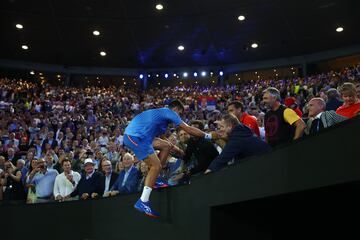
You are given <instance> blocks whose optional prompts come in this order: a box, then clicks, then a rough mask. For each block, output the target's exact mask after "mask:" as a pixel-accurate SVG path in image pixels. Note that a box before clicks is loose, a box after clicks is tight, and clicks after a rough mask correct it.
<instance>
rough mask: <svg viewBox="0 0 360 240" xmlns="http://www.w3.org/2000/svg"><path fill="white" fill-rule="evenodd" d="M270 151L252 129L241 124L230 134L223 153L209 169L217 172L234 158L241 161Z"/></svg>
mask: <svg viewBox="0 0 360 240" xmlns="http://www.w3.org/2000/svg"><path fill="white" fill-rule="evenodd" d="M270 149H271V148H270V147H269V145H268V144H267V143H265V142H264V141H262V140H261V139H260V138H258V137H257V136H256V135H255V134H254V133H253V132H252V130H251V129H250V128H248V127H247V126H245V125H243V124H241V123H240V124H239V125H238V126H236V127H235V128H234V129H233V131H232V132H231V133H230V135H229V140H228V142H227V143H226V145H225V147H224V149H223V151H222V152H221V154H220V155H219V156H218V157H217V158H216V159H215V160H214V161H212V163H211V164H210V166H209V167H208V169H210V170H211V171H217V170H219V169H221V168H223V167H224V166H226V164H227V163H228V162H229V161H231V160H233V159H234V158H235V159H236V160H239V159H241V158H245V157H247V156H252V155H259V154H262V153H264V152H268V151H270Z"/></svg>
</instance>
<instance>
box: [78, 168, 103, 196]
mask: <svg viewBox="0 0 360 240" xmlns="http://www.w3.org/2000/svg"><path fill="white" fill-rule="evenodd" d="M103 178H104V175H103V174H102V173H101V172H97V171H95V172H94V173H93V175H92V176H91V177H90V178H89V179H86V174H85V173H83V174H81V179H80V181H79V183H78V185H77V187H76V189H75V190H74V191H73V192H72V193H71V197H75V196H76V195H78V196H79V198H80V197H81V196H82V194H83V193H88V194H89V195H91V194H92V193H97V194H98V195H99V196H102V195H103V193H104V187H105V185H104V184H103V182H104V179H103Z"/></svg>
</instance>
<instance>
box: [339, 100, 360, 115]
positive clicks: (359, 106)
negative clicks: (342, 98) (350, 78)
mask: <svg viewBox="0 0 360 240" xmlns="http://www.w3.org/2000/svg"><path fill="white" fill-rule="evenodd" d="M359 111H360V102H359V103H354V104H352V105H350V106H348V107H345V106H341V107H339V108H338V109H337V110H336V113H337V114H339V115H341V116H344V117H347V118H352V117H355V116H356V113H357V112H359Z"/></svg>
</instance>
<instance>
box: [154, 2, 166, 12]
mask: <svg viewBox="0 0 360 240" xmlns="http://www.w3.org/2000/svg"><path fill="white" fill-rule="evenodd" d="M155 8H156V9H157V10H159V11H161V10H163V9H164V6H163V5H162V4H160V3H159V4H156V6H155Z"/></svg>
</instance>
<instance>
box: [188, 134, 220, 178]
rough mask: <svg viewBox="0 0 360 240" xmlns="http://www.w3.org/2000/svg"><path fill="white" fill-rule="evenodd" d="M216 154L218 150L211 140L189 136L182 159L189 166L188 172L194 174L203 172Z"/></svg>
mask: <svg viewBox="0 0 360 240" xmlns="http://www.w3.org/2000/svg"><path fill="white" fill-rule="evenodd" d="M218 155H219V152H218V151H217V150H216V148H215V146H214V145H213V144H212V143H211V142H209V141H207V140H205V139H203V138H196V137H191V138H190V139H189V141H188V143H187V148H186V151H185V156H184V158H183V160H184V162H185V164H186V165H187V167H188V168H190V174H191V175H194V174H197V173H199V172H205V170H206V169H207V167H208V166H209V165H210V163H211V161H212V160H214V159H215V158H216V157H217V156H218Z"/></svg>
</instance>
